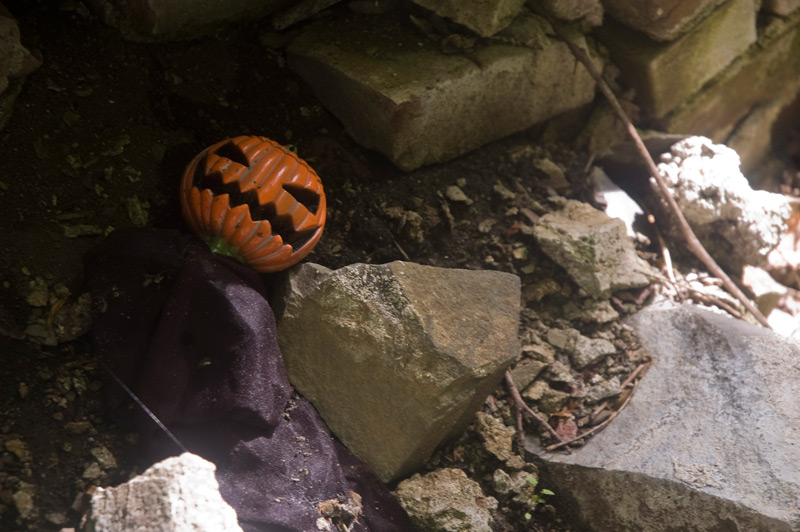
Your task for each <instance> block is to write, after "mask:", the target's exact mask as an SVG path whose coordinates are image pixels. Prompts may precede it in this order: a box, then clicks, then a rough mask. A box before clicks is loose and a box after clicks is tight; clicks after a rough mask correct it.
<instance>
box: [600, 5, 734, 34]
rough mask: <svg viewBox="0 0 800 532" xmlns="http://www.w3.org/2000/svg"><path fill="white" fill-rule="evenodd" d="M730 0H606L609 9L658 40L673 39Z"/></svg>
mask: <svg viewBox="0 0 800 532" xmlns="http://www.w3.org/2000/svg"><path fill="white" fill-rule="evenodd" d="M725 1H726V0H648V1H647V2H630V1H629V0H603V5H604V7H605V9H606V13H608V14H609V15H611V16H612V17H614V18H615V19H617V20H619V21H620V22H622V23H624V24H625V25H627V26H630V27H631V28H633V29H635V30H637V31H641V32H643V33H646V34H647V35H649V36H650V37H651V38H652V39H655V40H656V41H671V40H673V39H676V38H677V37H679V36H680V35H682V34H683V33H685V32H686V31H688V30H689V29H691V28H692V27H693V25H694V24H696V23H697V22H698V21H699V20H701V19H702V18H703V16H704V15H706V14H708V13H709V12H711V11H712V10H713V9H714V8H716V7H717V6H719V5H721V4H723V3H724V2H725Z"/></svg>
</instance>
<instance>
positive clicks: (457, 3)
mask: <svg viewBox="0 0 800 532" xmlns="http://www.w3.org/2000/svg"><path fill="white" fill-rule="evenodd" d="M413 2H414V3H415V4H417V5H420V6H422V7H425V8H427V9H430V10H431V11H433V12H434V13H436V14H437V15H439V16H440V17H445V18H449V19H450V20H452V21H453V22H458V23H459V24H462V25H464V26H466V27H468V28H469V29H471V30H472V31H474V32H475V33H477V34H478V35H481V36H483V37H491V36H492V35H494V34H495V33H497V32H498V31H500V30H502V29H503V28H505V27H506V26H508V25H509V24H511V21H512V20H514V17H516V16H517V15H518V14H519V12H520V10H521V9H522V6H523V5H524V4H525V0H413Z"/></svg>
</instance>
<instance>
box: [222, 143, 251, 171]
mask: <svg viewBox="0 0 800 532" xmlns="http://www.w3.org/2000/svg"><path fill="white" fill-rule="evenodd" d="M216 154H217V155H218V156H219V157H224V158H226V159H230V160H231V161H233V162H235V163H239V164H241V165H242V166H244V167H245V168H247V167H249V166H250V161H249V160H248V159H247V154H246V153H245V152H243V151H242V148H241V147H239V146H238V145H237V144H235V143H234V142H233V141H231V142H226V143H225V144H223V145H222V146H220V147H219V148H217V150H216Z"/></svg>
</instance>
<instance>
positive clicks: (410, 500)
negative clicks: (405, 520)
mask: <svg viewBox="0 0 800 532" xmlns="http://www.w3.org/2000/svg"><path fill="white" fill-rule="evenodd" d="M394 495H395V497H397V500H398V501H399V502H400V504H401V505H402V506H403V508H404V509H405V511H406V512H407V513H408V516H409V517H410V518H411V521H412V523H413V524H414V526H415V527H416V528H417V529H418V530H419V532H492V516H491V514H490V510H494V509H495V508H497V500H495V499H494V498H493V497H487V496H485V495H484V494H483V491H481V487H480V485H479V484H478V483H477V482H475V481H472V480H470V479H469V478H467V475H466V474H464V472H463V471H462V470H460V469H438V470H436V471H433V472H431V473H428V474H426V475H424V476H422V475H419V474H416V475H414V476H413V477H411V478H410V479H408V480H404V481H403V482H401V483H400V485H398V486H397V490H396V491H395V492H394Z"/></svg>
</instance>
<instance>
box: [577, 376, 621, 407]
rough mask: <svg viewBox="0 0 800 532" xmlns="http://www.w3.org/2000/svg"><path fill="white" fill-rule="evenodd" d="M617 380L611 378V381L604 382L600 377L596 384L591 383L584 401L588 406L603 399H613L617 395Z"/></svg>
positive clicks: (616, 378)
mask: <svg viewBox="0 0 800 532" xmlns="http://www.w3.org/2000/svg"><path fill="white" fill-rule="evenodd" d="M619 392H620V390H619V378H618V377H612V378H611V380H608V381H607V380H605V379H603V378H602V377H600V379H598V381H597V382H592V383H591V386H590V387H589V389H588V390H587V392H586V396H585V400H586V402H587V403H588V404H592V403H599V402H600V401H602V400H603V399H608V398H609V397H614V396H615V395H617V394H619Z"/></svg>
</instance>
